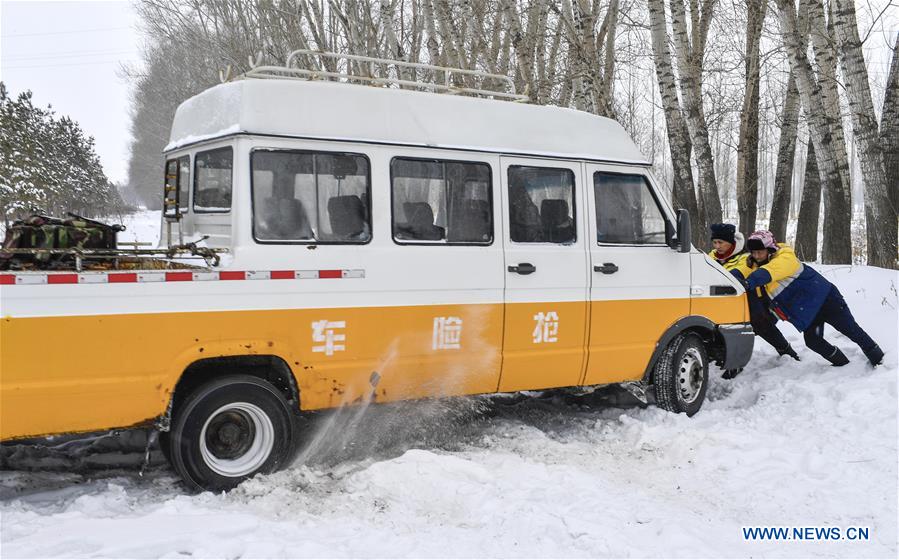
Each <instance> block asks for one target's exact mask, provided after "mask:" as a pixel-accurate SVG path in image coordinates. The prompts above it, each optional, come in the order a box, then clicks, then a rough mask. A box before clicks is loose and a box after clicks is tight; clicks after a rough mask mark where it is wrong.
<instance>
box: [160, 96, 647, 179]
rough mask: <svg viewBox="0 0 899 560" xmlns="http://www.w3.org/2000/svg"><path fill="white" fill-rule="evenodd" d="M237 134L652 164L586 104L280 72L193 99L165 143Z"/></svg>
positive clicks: (168, 148) (182, 143) (178, 115)
mask: <svg viewBox="0 0 899 560" xmlns="http://www.w3.org/2000/svg"><path fill="white" fill-rule="evenodd" d="M236 133H248V134H260V135H265V134H269V135H278V136H294V137H302V138H317V139H327V140H349V141H355V142H360V141H361V142H375V143H386V144H402V145H412V146H428V147H439V148H451V149H465V150H476V151H486V152H497V153H507V154H522V155H539V156H551V157H561V158H567V159H588V160H599V161H610V162H622V163H636V164H648V163H649V162H648V161H647V160H646V158H645V157H644V156H643V154H641V153H640V150H639V149H638V148H637V146H636V145H635V144H634V142H633V140H631V138H630V136H629V135H628V133H627V132H626V131H625V130H624V128H622V127H621V125H620V124H618V123H617V122H615V121H614V120H612V119H607V118H603V117H598V116H595V115H591V114H589V113H584V112H582V111H575V110H573V109H564V108H561V107H551V106H540V105H529V104H523V103H513V102H509V101H497V100H492V99H481V98H476V97H465V96H457V95H447V94H435V93H428V92H420V91H411V90H401V89H395V88H381V87H372V86H365V85H355V84H347V83H339V82H330V81H305V80H277V79H274V80H265V79H242V80H238V81H234V82H229V83H225V84H221V85H218V86H215V87H213V88H210V89H208V90H206V91H204V92H202V93H200V94H199V95H196V96H194V97H192V98H190V99H188V100H187V101H185V102H184V103H182V104H181V105H180V106H179V107H178V110H177V112H176V113H175V119H174V121H173V123H172V133H171V135H170V141H169V144H168V146H166V147H165V149H164V151H166V152H168V151H171V150H175V149H177V148H179V147H183V146H186V145H188V144H193V143H196V142H200V141H203V140H208V139H211V138H216V137H221V136H226V135H230V134H236Z"/></svg>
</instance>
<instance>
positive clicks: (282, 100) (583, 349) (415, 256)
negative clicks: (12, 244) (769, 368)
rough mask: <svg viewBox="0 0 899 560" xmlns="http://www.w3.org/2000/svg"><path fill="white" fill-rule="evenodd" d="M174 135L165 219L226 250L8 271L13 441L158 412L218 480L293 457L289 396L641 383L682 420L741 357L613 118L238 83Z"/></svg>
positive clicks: (381, 396)
mask: <svg viewBox="0 0 899 560" xmlns="http://www.w3.org/2000/svg"><path fill="white" fill-rule="evenodd" d="M165 154H166V155H165V157H166V162H167V165H166V169H167V174H168V177H169V180H168V185H169V192H168V194H170V195H171V193H172V192H173V191H177V193H178V195H177V196H174V195H172V197H174V198H173V199H174V200H176V201H178V204H177V206H179V210H178V211H177V212H176V214H177V218H178V219H177V221H176V222H175V224H174V227H175V228H176V232H177V234H178V235H179V236H181V237H183V238H184V239H197V238H199V237H200V236H208V239H207V240H206V243H207V244H208V245H209V246H211V247H220V248H227V249H228V251H229V253H230V254H229V255H228V257H227V259H226V261H225V262H224V263H223V264H222V265H221V266H218V267H211V268H207V269H196V270H191V269H188V270H184V269H180V270H162V271H160V270H153V271H150V270H147V271H127V272H122V271H115V270H112V271H100V272H97V271H93V272H80V273H64V272H27V273H14V272H5V273H4V272H0V290H2V292H0V293H2V299H0V303H2V311H0V313H2V323H0V324H2V329H0V336H2V348H0V350H2V351H0V368H2V375H0V405H2V418H0V438H2V439H3V440H12V439H19V438H27V437H36V436H44V435H50V434H60V433H72V432H92V431H99V430H108V429H110V428H121V427H130V426H141V425H154V424H155V425H156V427H157V428H158V429H159V430H160V431H161V432H162V434H161V436H162V437H161V442H162V445H163V448H164V451H165V452H166V454H167V456H169V458H170V460H171V462H172V464H173V465H174V467H175V469H176V470H177V471H178V472H179V473H180V474H181V475H182V477H183V478H184V480H185V481H186V482H187V484H188V485H189V486H191V487H194V488H213V489H221V488H229V487H232V486H234V485H236V484H237V483H239V482H240V481H241V480H244V479H246V478H247V477H250V476H252V475H254V474H256V473H258V472H268V471H272V470H274V469H277V468H279V467H281V466H284V465H285V462H286V461H288V457H289V456H290V454H291V452H292V450H293V449H294V448H295V446H296V445H297V444H298V442H300V441H301V440H302V438H303V433H301V431H300V430H299V429H298V428H297V426H298V425H299V424H298V423H297V421H296V416H297V415H298V413H300V412H301V411H312V410H322V409H328V408H334V407H339V406H342V405H345V404H353V403H358V402H363V401H367V400H368V399H372V400H373V401H374V402H389V401H396V400H401V399H418V398H424V397H439V396H448V395H470V394H479V393H494V392H510V391H522V390H534V389H545V388H552V387H569V386H591V385H601V384H608V383H623V382H635V383H638V384H645V386H646V387H650V386H651V387H652V388H653V389H652V390H653V391H654V393H655V398H656V401H657V403H658V404H659V405H660V406H662V407H663V408H665V409H667V410H670V411H673V412H685V413H686V414H688V415H692V414H694V413H695V412H696V411H697V410H699V408H700V406H701V405H702V402H703V399H704V396H705V392H706V387H707V385H708V367H709V362H710V361H713V362H717V363H718V364H719V365H721V366H722V367H725V368H737V367H742V366H744V365H745V364H746V362H747V361H748V359H749V356H750V354H751V352H752V344H753V336H752V330H751V327H750V326H749V324H748V313H747V309H746V303H745V297H744V296H743V289H742V287H741V286H740V284H739V283H737V282H736V281H735V280H734V279H733V278H732V277H731V275H730V274H727V273H726V272H724V271H723V269H721V268H720V267H719V266H718V265H716V264H714V263H713V262H711V261H710V260H709V259H708V258H707V257H706V255H704V254H703V253H701V252H700V251H698V250H696V249H694V248H692V247H691V246H690V243H689V219H688V218H687V217H686V213H685V212H681V213H680V214H679V215H678V214H675V213H674V212H673V211H672V209H671V208H670V207H669V205H668V203H667V202H666V200H665V197H664V196H662V194H661V193H660V191H659V189H658V187H657V185H656V184H655V181H654V179H653V177H652V175H651V173H650V169H649V163H648V162H647V161H646V160H645V158H644V157H643V156H642V155H641V154H640V152H639V150H638V149H637V147H636V146H635V145H634V143H633V142H632V140H631V139H630V138H629V137H628V135H627V133H626V132H625V131H624V130H623V129H622V127H621V126H620V125H618V124H617V123H616V122H614V121H612V120H609V119H605V118H600V117H596V116H592V115H589V114H586V113H582V112H578V111H574V110H569V109H561V108H556V107H545V106H534V105H528V104H522V103H513V102H508V101H497V100H492V99H484V98H478V97H471V96H454V95H440V94H435V93H428V92H420V91H410V90H402V89H395V88H385V87H369V86H363V85H354V84H347V83H338V82H331V81H314V80H312V81H303V80H286V79H268V80H263V79H241V80H238V81H234V82H229V83H225V84H222V85H219V86H216V87H213V88H211V89H209V90H207V91H205V92H203V93H201V94H200V95H197V96H196V97H194V98H192V99H190V100H188V101H186V102H185V103H183V104H182V105H181V106H180V107H179V109H178V111H177V114H176V116H175V120H174V123H173V126H172V134H171V143H170V145H169V146H168V147H167V148H166V153H165ZM170 217H171V216H170Z"/></svg>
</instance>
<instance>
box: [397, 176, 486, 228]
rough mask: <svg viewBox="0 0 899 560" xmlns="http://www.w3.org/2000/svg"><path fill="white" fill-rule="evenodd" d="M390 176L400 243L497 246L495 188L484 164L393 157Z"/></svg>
mask: <svg viewBox="0 0 899 560" xmlns="http://www.w3.org/2000/svg"><path fill="white" fill-rule="evenodd" d="M390 176H391V185H392V187H391V192H392V197H393V239H394V240H396V241H397V242H399V243H403V242H415V243H440V244H449V245H454V244H460V245H468V244H478V245H490V244H491V243H492V242H493V204H492V201H493V197H492V194H491V193H492V190H493V189H492V188H491V181H490V166H489V165H487V164H486V163H468V162H458V161H442V160H419V159H409V158H393V160H392V161H391V162H390Z"/></svg>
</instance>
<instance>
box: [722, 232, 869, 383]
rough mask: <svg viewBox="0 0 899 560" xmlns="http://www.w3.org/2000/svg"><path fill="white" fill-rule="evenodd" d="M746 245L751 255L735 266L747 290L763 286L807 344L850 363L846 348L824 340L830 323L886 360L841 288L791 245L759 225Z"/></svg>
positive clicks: (838, 363)
mask: <svg viewBox="0 0 899 560" xmlns="http://www.w3.org/2000/svg"><path fill="white" fill-rule="evenodd" d="M746 248H747V249H748V250H749V256H748V257H747V258H746V259H745V261H744V262H743V263H742V264H738V265H737V266H735V267H734V269H732V271H731V272H732V273H734V274H735V276H738V277H739V276H742V277H743V278H745V283H746V291H747V293H750V292H755V291H756V290H758V289H759V288H761V289H762V293H763V295H764V296H767V298H770V305H771V309H772V310H773V311H774V312H775V313H776V314H777V315H778V316H779V317H780V318H782V319H784V320H787V321H789V322H791V323H793V326H795V327H796V329H798V330H799V331H800V332H802V334H803V336H804V337H805V344H806V346H808V347H809V348H810V349H811V350H813V351H815V352H817V353H818V354H820V355H821V356H822V357H823V358H824V359H826V360H828V361H829V362H830V363H832V364H833V365H835V366H844V365H846V364H848V363H849V358H847V357H846V355H845V354H843V352H842V350H840V349H839V348H837V347H835V346H833V345H832V344H830V343H829V342H827V341H826V340H824V324H825V323H827V324H829V325H831V326H832V327H833V328H835V329H836V330H838V331H839V332H841V333H843V334H844V335H846V336H847V337H848V338H849V339H850V340H852V341H853V342H855V343H856V344H858V345H859V347H860V348H861V349H862V352H864V353H865V356H867V358H868V360H869V361H870V362H871V365H874V366H876V365H878V364H880V363H881V362H882V361H883V350H881V349H880V347H879V346H878V345H877V343H876V342H874V340H872V339H871V337H870V336H868V333H866V332H865V331H864V330H863V329H862V328H861V327H860V326H859V324H858V323H857V322H856V321H855V318H854V317H853V316H852V312H851V311H849V306H847V305H846V301H845V300H844V299H843V295H842V294H841V293H840V290H838V289H837V287H836V286H835V285H833V284H832V283H830V282H829V281H828V280H827V279H826V278H824V277H823V276H821V275H820V274H819V273H818V272H816V271H815V270H814V269H813V268H812V267H810V266H808V265H806V264H803V263H801V262H800V261H799V259H798V258H796V253H794V252H793V249H792V248H791V247H789V246H788V245H787V244H785V243H777V242H775V240H774V235H773V234H772V233H771V232H770V231H765V230H760V231H756V232H754V233H753V234H752V235H750V236H749V239H748V240H747V241H746ZM754 324H755V323H753V325H754Z"/></svg>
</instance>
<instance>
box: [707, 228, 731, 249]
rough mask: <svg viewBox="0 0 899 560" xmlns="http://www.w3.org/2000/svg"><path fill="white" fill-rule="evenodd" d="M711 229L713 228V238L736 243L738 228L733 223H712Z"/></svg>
mask: <svg viewBox="0 0 899 560" xmlns="http://www.w3.org/2000/svg"><path fill="white" fill-rule="evenodd" d="M709 229H710V230H712V239H713V240H714V239H720V240H721V241H727V242H728V243H730V244H731V245H736V241H735V240H734V233H735V232H736V231H737V228H736V226H734V225H733V224H712V225H710V226H709Z"/></svg>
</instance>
